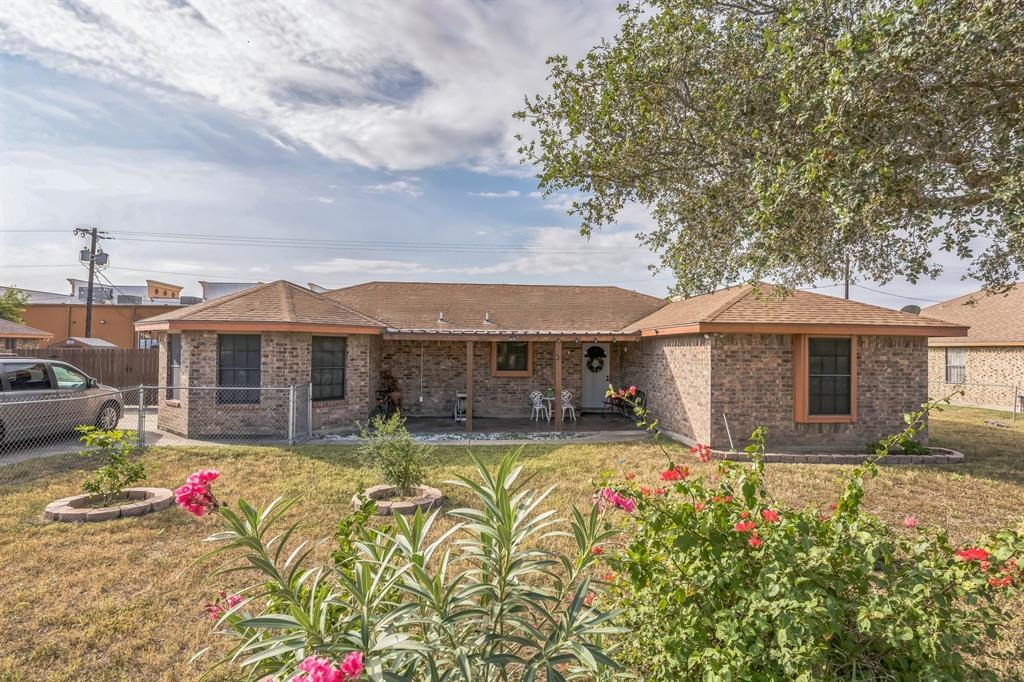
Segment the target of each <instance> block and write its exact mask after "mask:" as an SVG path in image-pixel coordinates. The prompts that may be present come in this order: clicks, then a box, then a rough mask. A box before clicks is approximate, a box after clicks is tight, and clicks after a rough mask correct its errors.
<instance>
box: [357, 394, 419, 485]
mask: <svg viewBox="0 0 1024 682" xmlns="http://www.w3.org/2000/svg"><path fill="white" fill-rule="evenodd" d="M359 435H360V437H361V438H363V439H364V443H363V444H362V445H360V446H359V455H360V457H361V458H362V460H363V462H365V463H366V464H367V465H368V466H372V467H374V468H376V469H377V471H379V472H380V475H381V478H383V479H384V482H385V483H387V484H388V485H393V486H395V487H396V488H397V489H398V491H399V493H400V494H402V495H409V494H411V493H412V492H413V488H414V487H415V486H417V485H421V484H422V483H423V480H424V473H423V459H424V458H425V457H426V455H427V454H429V452H430V449H429V448H424V447H423V446H422V445H420V444H419V443H417V442H416V440H415V439H414V438H413V437H412V434H410V433H409V430H408V429H406V428H405V419H404V418H403V417H402V416H401V415H400V414H399V413H398V412H395V413H393V414H392V415H391V416H390V417H387V418H384V417H382V416H380V415H377V416H376V417H374V418H373V419H371V420H370V423H369V424H368V425H363V424H360V425H359Z"/></svg>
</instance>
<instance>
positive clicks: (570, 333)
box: [384, 328, 640, 342]
mask: <svg viewBox="0 0 1024 682" xmlns="http://www.w3.org/2000/svg"><path fill="white" fill-rule="evenodd" d="M384 338H385V339H396V340H402V339H437V340H440V339H442V338H443V339H444V340H446V341H459V340H464V341H474V340H482V339H488V340H491V341H519V340H522V339H542V340H548V341H555V340H561V341H580V342H582V341H639V340H640V334H639V333H637V332H629V333H624V332H619V331H594V330H585V331H579V330H547V329H546V330H537V329H494V330H490V329H393V328H388V329H385V330H384Z"/></svg>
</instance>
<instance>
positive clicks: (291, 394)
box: [288, 386, 295, 445]
mask: <svg viewBox="0 0 1024 682" xmlns="http://www.w3.org/2000/svg"><path fill="white" fill-rule="evenodd" d="M288 445H295V387H294V386H289V387H288Z"/></svg>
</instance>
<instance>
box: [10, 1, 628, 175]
mask: <svg viewBox="0 0 1024 682" xmlns="http://www.w3.org/2000/svg"><path fill="white" fill-rule="evenodd" d="M614 4H615V3H614V0H609V1H608V2H600V3H596V2H586V3H549V4H539V3H537V4H531V5H530V8H529V11H523V5H521V4H518V3H485V2H420V3H356V2H345V3H341V2H312V1H310V2H301V3H298V2H286V1H285V0H251V1H249V2H245V3H241V2H214V1H213V0H192V2H191V3H180V4H173V3H131V2H106V1H104V0H76V2H75V3H74V4H71V3H66V2H60V1H59V0H38V1H32V2H6V3H0V22H2V23H3V25H4V40H3V46H2V49H3V50H4V51H5V52H7V53H10V54H14V55H19V56H24V57H28V58H30V59H33V60H36V61H38V62H41V63H42V64H44V65H46V66H48V67H50V68H54V69H59V70H62V71H65V72H68V73H72V74H76V75H83V76H89V77H93V78H99V79H103V80H107V81H111V82H117V83H125V84H128V85H130V86H134V87H137V88H139V89H141V90H143V91H145V92H146V93H148V94H150V95H151V96H158V97H166V98H176V99H187V98H190V97H198V98H201V99H203V100H206V101H209V102H213V103H215V104H216V105H219V106H220V107H223V108H224V109H227V110H229V111H231V112H232V113H234V114H237V115H240V116H243V117H245V118H248V119H250V120H252V121H255V122H256V123H257V124H259V125H261V126H263V127H264V128H265V130H266V133H265V134H266V135H267V137H268V138H269V139H271V140H273V141H274V142H275V143H276V144H280V145H281V146H283V147H285V148H293V147H294V145H295V144H296V143H297V144H301V145H306V146H308V147H310V148H312V149H314V150H316V151H317V152H319V153H320V154H323V155H324V156H326V157H328V158H331V159H335V160H346V161H351V162H354V163H356V164H359V165H362V166H367V167H372V168H386V169H393V170H405V169H414V168H424V167H430V166H438V165H445V164H462V165H465V166H467V167H470V168H476V169H478V170H484V171H487V172H499V173H500V172H512V173H522V172H523V171H522V169H520V168H517V167H516V161H517V157H518V155H517V153H516V146H517V145H516V142H515V140H514V139H513V137H512V135H513V132H515V131H516V130H519V129H520V126H519V124H518V123H516V122H515V121H514V120H513V119H512V118H511V113H512V112H513V111H514V110H516V109H518V108H519V107H521V105H522V101H523V97H524V95H526V94H529V93H534V92H538V91H540V90H542V89H544V88H545V81H544V79H545V76H546V75H547V72H548V68H547V66H546V65H545V63H544V62H545V59H546V57H548V56H549V55H551V54H555V53H569V54H570V55H579V54H581V53H582V52H583V51H585V50H586V49H588V48H590V47H591V46H593V45H595V44H596V43H598V42H599V40H600V39H601V38H602V37H607V36H610V35H612V34H613V33H614V32H615V30H616V29H617V28H618V17H617V14H616V12H615V10H614Z"/></svg>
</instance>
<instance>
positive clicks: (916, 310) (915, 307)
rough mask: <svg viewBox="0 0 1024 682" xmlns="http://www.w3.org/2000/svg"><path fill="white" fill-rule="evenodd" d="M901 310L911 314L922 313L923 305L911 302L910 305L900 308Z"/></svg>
mask: <svg viewBox="0 0 1024 682" xmlns="http://www.w3.org/2000/svg"><path fill="white" fill-rule="evenodd" d="M900 312H901V313H910V314H911V315H920V314H921V306H919V305H914V304H913V303H911V304H910V305H905V306H903V307H902V308H900Z"/></svg>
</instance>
